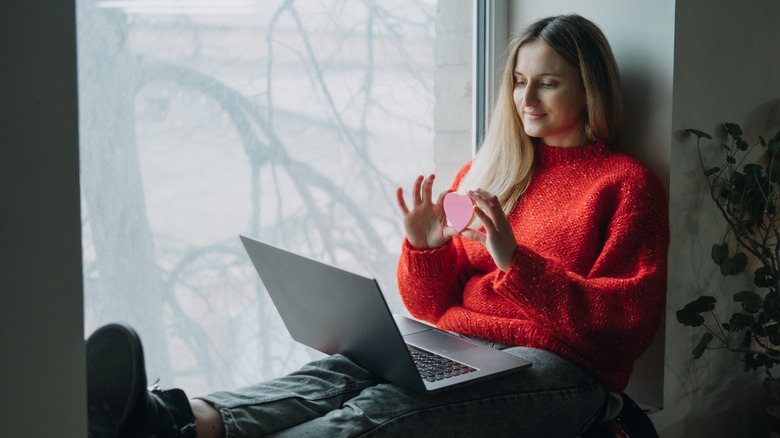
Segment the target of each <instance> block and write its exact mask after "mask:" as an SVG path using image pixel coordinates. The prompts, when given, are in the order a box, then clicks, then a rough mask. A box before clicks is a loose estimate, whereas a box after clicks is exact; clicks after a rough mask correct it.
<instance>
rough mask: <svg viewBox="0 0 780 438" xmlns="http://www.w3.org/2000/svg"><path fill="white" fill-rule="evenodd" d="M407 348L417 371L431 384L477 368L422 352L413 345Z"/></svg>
mask: <svg viewBox="0 0 780 438" xmlns="http://www.w3.org/2000/svg"><path fill="white" fill-rule="evenodd" d="M406 346H407V347H408V348H409V352H410V353H411V354H412V359H413V360H414V363H415V365H417V369H418V370H419V371H420V376H422V378H423V379H424V380H427V381H429V382H436V381H438V380H444V379H448V378H450V377H455V376H460V375H462V374H466V373H470V372H472V371H476V368H472V367H470V366H468V365H466V364H463V363H460V362H457V361H454V360H452V359H448V358H446V357H444V356H439V355H438V354H435V353H431V352H429V351H425V350H421V349H419V348H417V347H415V346H412V345H408V344H407V345H406Z"/></svg>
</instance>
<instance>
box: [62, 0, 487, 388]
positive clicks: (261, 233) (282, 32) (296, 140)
mask: <svg viewBox="0 0 780 438" xmlns="http://www.w3.org/2000/svg"><path fill="white" fill-rule="evenodd" d="M471 9H472V4H471V2H469V1H442V2H439V4H438V5H437V3H436V2H435V1H428V2H421V1H416V0H398V1H394V2H371V1H347V0H328V1H303V0H299V1H289V0H288V1H275V2H270V1H259V0H230V1H224V0H213V1H207V0H201V1H165V0H160V1H146V0H135V1H133V0H126V1H108V0H105V1H87V0H79V1H77V20H78V27H77V29H78V57H79V59H78V62H79V101H80V103H79V106H80V135H81V140H80V141H81V181H82V212H83V213H82V220H83V240H84V242H83V247H84V254H83V257H84V280H85V331H86V333H91V332H92V331H93V330H94V329H95V328H97V327H98V326H100V325H102V324H104V323H107V322H110V321H124V322H128V323H130V324H131V325H133V326H134V327H135V328H136V329H137V330H138V331H139V334H140V335H141V337H142V340H143V342H144V347H145V351H146V361H147V371H148V373H149V378H150V380H151V381H154V380H155V379H158V378H159V379H160V380H161V384H162V386H165V387H169V386H178V387H182V388H184V389H186V390H187V391H188V392H190V393H193V394H197V393H204V392H207V391H211V390H216V389H229V388H235V387H239V386H241V385H246V384H251V383H254V382H256V381H259V380H263V379H268V378H272V377H275V376H278V375H281V374H283V373H286V372H289V371H292V370H294V369H296V368H298V367H299V366H300V365H301V364H303V363H305V362H308V361H310V360H311V359H313V358H316V357H319V353H317V352H314V351H312V350H310V349H307V348H305V347H302V346H300V345H299V344H296V343H295V342H294V341H292V340H291V339H290V337H289V335H288V333H287V331H286V329H285V328H284V326H283V324H282V323H281V320H280V319H279V317H278V315H277V313H276V311H275V309H274V308H273V306H272V304H271V302H270V300H269V299H268V297H267V296H266V294H265V291H264V289H263V287H262V284H261V283H260V282H259V279H258V278H257V275H256V273H255V271H254V269H253V268H252V266H251V263H250V262H249V260H248V258H247V257H246V255H245V253H244V251H243V248H242V247H241V245H240V242H239V239H238V235H239V234H247V235H250V236H253V237H258V238H260V239H262V240H265V241H269V242H272V243H275V244H278V245H280V246H282V247H284V248H287V249H289V250H292V251H295V252H299V253H302V254H305V255H308V256H311V257H313V258H316V259H319V260H322V261H326V262H329V263H333V264H336V265H339V266H342V267H345V268H347V269H350V270H352V271H355V272H359V273H363V274H365V275H370V276H374V277H376V278H377V279H378V281H379V283H380V284H381V286H382V288H383V289H384V291H385V293H386V295H387V299H388V302H389V304H390V306H391V309H392V310H393V311H394V312H403V311H404V310H403V305H402V304H401V303H400V299H399V298H398V294H397V289H396V283H395V269H396V263H397V257H398V253H399V251H400V245H401V239H402V236H403V229H402V225H401V220H400V214H399V213H398V209H397V206H396V202H395V195H394V192H395V188H396V187H398V186H399V185H400V186H403V187H409V185H410V184H411V182H412V181H413V179H414V178H415V177H416V176H417V175H419V174H423V173H429V172H434V171H436V172H443V173H444V175H445V176H444V177H443V178H440V179H443V180H445V181H446V180H447V179H448V178H451V176H452V174H453V172H454V170H457V168H456V166H458V167H459V165H462V164H463V163H464V162H465V160H466V159H468V157H469V156H470V153H471V144H470V138H471V136H470V129H471V126H468V123H463V121H466V122H468V117H466V118H464V119H463V120H461V121H460V122H459V123H456V124H455V125H457V126H454V127H453V126H451V125H453V124H452V123H450V124H449V126H448V124H447V123H443V122H442V121H441V120H439V116H438V114H439V111H440V109H441V108H437V107H436V105H437V102H449V105H448V107H447V114H450V116H449V117H456V116H452V114H467V115H471V102H470V99H471V96H470V94H469V93H468V92H466V91H464V90H470V72H471V67H470V61H471V48H472V46H471V44H470V42H468V39H466V38H464V36H463V35H470V31H471V30H470V25H471V20H470V16H471V12H472V11H471ZM453 17H455V18H453ZM453 41H455V42H463V41H466V42H467V45H466V46H465V47H462V48H460V49H457V50H453V49H452V43H453ZM448 44H449V45H448ZM437 47H438V49H437ZM442 47H449V52H457V53H459V55H458V56H452V54H451V53H450V55H448V56H445V57H444V58H443V57H442V55H441V53H442V49H441V48H442ZM442 71H447V72H449V73H450V74H449V75H448V78H449V80H450V82H448V84H449V86H444V85H443V82H442V81H441V77H439V76H438V73H437V72H442ZM456 71H457V72H459V73H457V74H455V75H454V76H453V74H452V73H453V72H456ZM453 78H455V79H453ZM435 83H436V84H437V85H436V86H434V84H435ZM452 96H456V97H457V98H453V97H452ZM453 100H454V101H455V102H454V103H453ZM453 108H456V109H453ZM457 108H459V109H457ZM458 111H459V113H458ZM435 112H436V114H437V116H436V117H434V113H435ZM435 119H436V120H437V121H436V123H434V120H435ZM464 125H465V126H464ZM461 134H462V135H461ZM434 148H436V151H434ZM435 157H448V158H436V159H435ZM452 157H455V158H454V159H453V158H452ZM455 163H458V164H455ZM407 191H408V190H407Z"/></svg>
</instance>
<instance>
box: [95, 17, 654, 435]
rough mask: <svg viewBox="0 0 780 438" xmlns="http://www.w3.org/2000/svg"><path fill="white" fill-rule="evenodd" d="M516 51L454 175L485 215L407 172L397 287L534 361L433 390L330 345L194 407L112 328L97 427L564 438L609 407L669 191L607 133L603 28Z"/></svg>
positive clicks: (566, 31) (618, 118)
mask: <svg viewBox="0 0 780 438" xmlns="http://www.w3.org/2000/svg"><path fill="white" fill-rule="evenodd" d="M509 54H510V56H508V59H507V64H506V68H505V70H504V79H503V84H502V87H501V91H500V92H501V94H500V96H499V98H498V102H497V108H496V111H495V112H494V113H495V117H494V120H493V121H492V122H491V125H490V127H489V129H488V132H487V135H486V138H485V142H484V145H483V146H482V148H481V149H480V151H479V153H478V154H477V155H476V157H475V158H474V160H473V162H472V163H469V164H467V165H466V166H465V167H464V168H463V169H462V170H461V172H460V173H459V174H458V176H457V178H456V180H455V183H454V184H453V185H452V189H453V190H455V189H457V190H459V191H461V192H463V193H466V194H467V195H468V196H470V197H471V198H472V199H473V200H474V201H475V203H476V206H475V208H474V213H475V214H476V217H477V222H476V224H474V225H473V226H472V227H471V228H469V229H465V230H463V231H462V232H458V231H456V230H455V229H454V228H453V227H451V226H448V225H447V221H446V217H445V215H444V209H443V199H444V196H445V195H446V193H447V192H449V190H448V191H445V192H443V193H442V194H440V195H439V196H438V197H437V198H436V199H435V200H434V197H433V194H432V185H433V180H434V177H433V175H431V176H429V177H427V178H423V177H419V178H418V179H417V180H416V181H415V183H414V187H413V191H412V198H411V201H412V202H411V208H410V207H409V205H408V204H407V203H406V200H405V199H404V196H403V191H402V190H401V189H398V193H397V195H398V204H399V208H400V209H401V212H402V213H403V218H404V219H403V220H404V227H405V231H406V239H405V241H404V246H403V250H402V254H401V258H400V261H399V265H398V282H399V288H400V291H401V295H402V298H403V300H404V303H405V304H406V306H407V308H408V309H409V311H410V312H411V313H412V315H414V316H416V317H418V318H420V319H423V320H426V321H429V322H432V323H434V324H436V325H437V326H439V327H440V328H443V329H447V330H451V331H453V332H457V333H461V334H462V335H464V336H468V337H471V338H473V339H477V340H480V341H481V342H485V343H488V344H489V345H492V346H494V347H495V348H500V349H503V350H504V351H506V352H508V353H510V354H515V355H519V356H522V357H524V358H527V359H529V360H531V361H532V362H533V366H532V367H531V368H529V369H527V370H523V371H522V372H517V373H512V374H509V375H505V376H502V377H499V378H495V379H491V380H488V381H484V382H479V383H475V384H471V385H467V386H463V387H460V388H457V389H453V390H449V391H444V392H441V393H437V394H435V395H424V394H416V393H411V392H409V391H407V390H404V389H402V388H399V387H397V386H395V385H392V384H388V383H386V382H382V381H379V380H378V379H376V378H375V377H374V376H372V375H370V374H369V373H367V372H366V371H365V370H362V369H361V368H359V367H357V366H356V365H354V364H353V363H351V362H350V361H348V360H347V359H345V358H343V357H341V356H333V357H330V358H327V359H324V360H321V361H318V362H314V363H312V364H310V365H308V366H306V367H304V368H302V369H301V370H300V371H298V372H296V373H293V374H291V375H289V376H285V377H282V378H279V379H275V380H273V381H270V382H265V383H261V384H258V385H255V386H252V387H249V388H245V389H243V390H238V391H231V392H219V393H215V394H211V395H208V396H206V397H203V398H198V399H193V400H191V401H189V402H187V398H186V396H185V395H184V393H183V392H181V391H180V390H176V389H174V390H168V391H161V390H153V391H151V392H147V391H146V390H145V389H144V387H145V384H146V382H145V376H144V375H143V372H142V370H143V356H142V352H141V346H140V341H138V339H137V336H135V335H134V332H132V329H129V328H123V327H121V326H109V327H105V328H102V329H100V330H98V331H97V332H96V333H95V334H93V335H92V336H91V337H90V340H89V341H88V343H87V350H88V366H89V367H90V369H89V400H90V430H91V436H114V435H113V433H114V432H113V431H114V430H116V429H117V428H119V429H121V430H122V433H124V434H127V435H129V436H198V437H217V436H227V437H239V436H266V435H274V436H328V437H331V436H418V435H419V436H426V435H432V436H440V435H441V436H446V435H455V436H477V435H479V436H483V435H486V436H495V435H498V436H504V435H512V436H516V435H517V436H546V437H554V436H561V437H572V436H576V435H579V434H582V433H583V432H584V431H586V430H587V429H588V428H589V427H590V426H592V425H593V424H596V423H598V422H600V421H606V420H610V419H612V418H614V417H615V416H616V415H617V413H618V412H619V411H620V409H621V402H622V399H621V397H620V393H621V392H622V391H623V389H624V388H625V386H626V384H627V382H628V379H629V377H630V374H631V370H632V367H633V363H634V360H635V359H636V358H637V357H638V356H639V355H640V354H641V353H642V352H643V351H644V350H645V349H646V348H647V346H648V345H649V343H650V341H651V339H652V337H653V334H654V333H655V330H656V328H657V325H658V322H659V321H660V318H661V315H662V310H663V302H664V295H665V291H666V252H667V248H668V240H669V229H668V216H667V209H666V205H667V204H666V202H667V201H666V195H665V191H664V188H663V186H662V184H661V183H660V181H659V180H658V178H657V177H656V176H655V175H654V174H653V173H652V172H651V171H650V170H649V169H648V168H647V167H646V166H644V165H642V164H641V163H639V162H638V161H636V160H634V159H632V158H630V157H628V156H626V155H624V154H621V153H619V152H617V151H615V150H614V149H612V147H611V146H610V144H613V143H614V142H615V141H616V140H617V138H618V136H619V134H620V129H621V126H622V108H621V96H620V92H619V80H618V72H617V68H616V65H615V61H614V58H613V56H612V53H611V50H610V48H609V45H608V43H607V41H606V38H605V37H604V35H603V34H602V33H601V31H600V30H599V29H598V27H597V26H595V25H594V24H593V23H591V22H590V21H588V20H586V19H584V18H582V17H579V16H576V15H570V16H558V17H551V18H546V19H543V20H540V21H538V22H536V23H534V24H533V25H531V26H530V27H529V28H528V29H527V30H526V31H525V32H523V33H522V34H520V35H519V36H518V37H516V38H515V39H514V40H513V41H512V43H511V45H510V47H509ZM472 188H474V189H472ZM109 352H110V354H109ZM122 355H124V358H122V359H120V360H117V361H116V364H115V365H114V366H112V367H108V366H106V361H107V360H109V359H107V358H108V357H109V356H110V357H112V358H113V357H122ZM98 364H100V365H98ZM109 368H110V369H111V372H110V377H105V376H106V373H103V374H101V371H100V370H103V369H109ZM101 379H103V380H105V381H102V380H101ZM117 381H120V382H133V383H131V384H126V385H124V388H126V389H124V390H118V389H116V387H118V386H121V385H117V384H116V382H117ZM106 400H108V402H107V401H106ZM190 408H191V409H190ZM101 430H109V431H110V432H108V433H107V434H106V435H101V433H103V432H100V431H101Z"/></svg>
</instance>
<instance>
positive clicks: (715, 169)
mask: <svg viewBox="0 0 780 438" xmlns="http://www.w3.org/2000/svg"><path fill="white" fill-rule="evenodd" d="M718 172H720V167H713V168H712V169H707V170H706V171H704V176H710V175H714V174H716V173H718Z"/></svg>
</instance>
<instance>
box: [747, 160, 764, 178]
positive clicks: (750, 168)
mask: <svg viewBox="0 0 780 438" xmlns="http://www.w3.org/2000/svg"><path fill="white" fill-rule="evenodd" d="M744 170H745V173H747V174H753V175H755V176H756V177H758V176H760V175H761V174H762V173H764V166H762V165H760V164H756V163H750V164H746V165H745V169H744Z"/></svg>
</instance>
